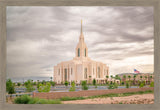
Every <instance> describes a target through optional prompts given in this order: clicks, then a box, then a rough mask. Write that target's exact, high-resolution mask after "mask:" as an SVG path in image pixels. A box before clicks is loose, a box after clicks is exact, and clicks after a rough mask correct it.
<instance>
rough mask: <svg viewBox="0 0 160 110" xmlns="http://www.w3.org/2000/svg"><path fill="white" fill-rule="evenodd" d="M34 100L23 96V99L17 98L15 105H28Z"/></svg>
mask: <svg viewBox="0 0 160 110" xmlns="http://www.w3.org/2000/svg"><path fill="white" fill-rule="evenodd" d="M31 100H32V98H31V97H29V96H28V95H23V96H21V97H17V98H15V99H14V103H16V104H28V102H29V101H31Z"/></svg>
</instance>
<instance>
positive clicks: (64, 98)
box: [60, 97, 86, 101]
mask: <svg viewBox="0 0 160 110" xmlns="http://www.w3.org/2000/svg"><path fill="white" fill-rule="evenodd" d="M83 99H86V98H85V97H62V98H60V100H61V101H69V100H83Z"/></svg>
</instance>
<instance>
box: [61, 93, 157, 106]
mask: <svg viewBox="0 0 160 110" xmlns="http://www.w3.org/2000/svg"><path fill="white" fill-rule="evenodd" d="M62 103H63V104H153V103H154V95H153V94H142V95H132V96H125V97H106V98H94V99H85V100H74V101H63V102H62Z"/></svg>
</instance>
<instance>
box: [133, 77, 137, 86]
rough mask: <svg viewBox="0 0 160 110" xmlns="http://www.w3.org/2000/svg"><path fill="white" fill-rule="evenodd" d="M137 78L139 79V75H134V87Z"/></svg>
mask: <svg viewBox="0 0 160 110" xmlns="http://www.w3.org/2000/svg"><path fill="white" fill-rule="evenodd" d="M136 77H137V75H134V76H133V78H134V85H135V80H136Z"/></svg>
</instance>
